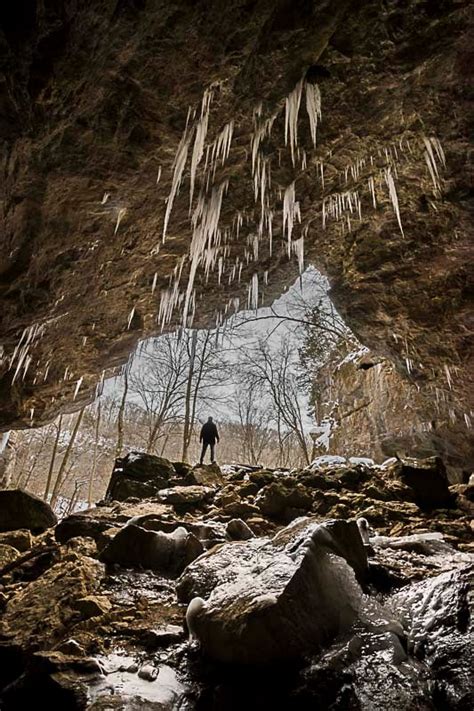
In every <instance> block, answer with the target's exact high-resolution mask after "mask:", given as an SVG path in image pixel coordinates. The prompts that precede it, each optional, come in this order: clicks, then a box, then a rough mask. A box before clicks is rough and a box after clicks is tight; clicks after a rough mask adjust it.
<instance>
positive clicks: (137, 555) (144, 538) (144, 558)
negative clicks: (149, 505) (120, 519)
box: [100, 523, 204, 574]
mask: <svg viewBox="0 0 474 711" xmlns="http://www.w3.org/2000/svg"><path fill="white" fill-rule="evenodd" d="M203 551H204V547H203V545H202V543H201V542H200V541H199V540H198V539H197V538H196V536H194V535H193V534H192V533H188V532H187V531H186V529H184V528H183V527H181V526H180V527H178V528H176V529H175V530H174V531H173V532H172V533H163V532H161V531H148V530H146V529H145V528H142V527H141V526H137V525H135V524H133V523H132V524H130V525H128V526H125V527H124V528H122V529H121V530H120V531H119V532H118V533H117V534H116V535H115V536H114V538H113V539H112V540H111V541H110V543H109V544H108V545H107V546H105V548H104V549H103V550H102V552H101V554H100V559H101V560H102V561H103V562H104V563H118V564H119V565H123V566H125V567H131V568H138V567H142V568H149V569H151V570H155V571H159V572H161V573H172V574H173V573H174V574H179V573H181V572H182V571H183V570H184V568H185V567H186V566H187V565H188V564H189V563H191V562H192V561H193V560H194V559H195V558H197V557H198V556H199V555H201V553H203Z"/></svg>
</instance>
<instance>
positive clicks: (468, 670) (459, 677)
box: [389, 558, 474, 711]
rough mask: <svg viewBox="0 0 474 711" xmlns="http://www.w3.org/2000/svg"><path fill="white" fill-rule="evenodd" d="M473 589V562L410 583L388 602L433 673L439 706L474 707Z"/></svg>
mask: <svg viewBox="0 0 474 711" xmlns="http://www.w3.org/2000/svg"><path fill="white" fill-rule="evenodd" d="M471 559H472V558H471ZM473 590H474V565H473V564H472V563H470V564H468V565H465V566H463V567H462V568H459V569H456V570H451V571H449V572H446V573H442V574H441V575H438V576H436V577H434V578H431V579H428V580H423V581H420V582H418V583H415V584H413V585H407V586H405V587H403V588H402V590H400V592H398V593H396V594H395V595H393V596H392V598H391V600H390V602H389V604H390V607H391V609H392V611H393V613H394V615H395V616H396V617H397V619H399V620H400V621H401V622H402V624H403V626H404V628H405V629H406V630H407V636H408V651H409V652H410V653H411V654H412V655H413V656H414V657H415V658H416V659H418V660H419V661H421V662H422V663H423V664H424V665H425V667H427V668H428V669H429V670H430V672H431V675H432V677H433V680H432V681H431V687H432V689H433V696H434V698H435V699H436V702H437V703H436V708H439V709H441V708H442V709H459V710H460V711H461V710H462V709H472V708H474V685H473V683H472V671H473V669H474V646H473V644H472V641H473V639H474V595H473ZM434 631H435V633H434V634H433V632H434Z"/></svg>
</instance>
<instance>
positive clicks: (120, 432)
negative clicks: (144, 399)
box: [115, 368, 128, 459]
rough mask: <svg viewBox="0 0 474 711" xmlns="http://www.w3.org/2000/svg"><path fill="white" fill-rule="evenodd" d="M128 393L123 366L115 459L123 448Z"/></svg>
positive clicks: (126, 372)
mask: <svg viewBox="0 0 474 711" xmlns="http://www.w3.org/2000/svg"><path fill="white" fill-rule="evenodd" d="M127 394H128V369H127V368H125V371H124V374H123V394H122V400H121V402H120V407H119V411H118V415H117V444H116V446H115V459H117V458H118V457H120V455H121V453H122V449H123V421H124V415H125V405H126V402H127Z"/></svg>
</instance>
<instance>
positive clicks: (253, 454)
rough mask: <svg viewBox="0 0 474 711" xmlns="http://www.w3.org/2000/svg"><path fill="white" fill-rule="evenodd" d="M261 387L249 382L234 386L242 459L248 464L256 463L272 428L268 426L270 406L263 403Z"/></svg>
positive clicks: (267, 441) (270, 435) (271, 432)
mask: <svg viewBox="0 0 474 711" xmlns="http://www.w3.org/2000/svg"><path fill="white" fill-rule="evenodd" d="M263 396H264V393H263V392H262V389H261V387H259V386H257V385H256V384H255V383H253V382H250V383H249V384H247V385H245V384H244V383H242V384H241V387H238V388H236V402H235V409H236V411H237V413H236V414H237V416H238V418H239V424H240V427H239V428H238V436H239V439H240V442H241V447H242V455H243V459H244V461H246V462H248V463H249V464H258V463H259V462H260V461H261V457H262V454H263V452H264V451H265V449H266V447H267V446H268V444H269V441H270V439H271V437H272V434H273V430H272V428H271V427H270V420H271V412H270V409H271V406H270V403H268V402H267V403H265V400H264V397H263Z"/></svg>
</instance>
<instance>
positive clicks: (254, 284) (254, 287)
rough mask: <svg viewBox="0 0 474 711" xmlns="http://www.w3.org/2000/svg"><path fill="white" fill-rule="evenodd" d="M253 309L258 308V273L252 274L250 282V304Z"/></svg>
mask: <svg viewBox="0 0 474 711" xmlns="http://www.w3.org/2000/svg"><path fill="white" fill-rule="evenodd" d="M249 305H250V306H251V307H252V308H253V309H255V310H257V309H258V274H254V275H253V276H252V281H251V284H250V304H249Z"/></svg>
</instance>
